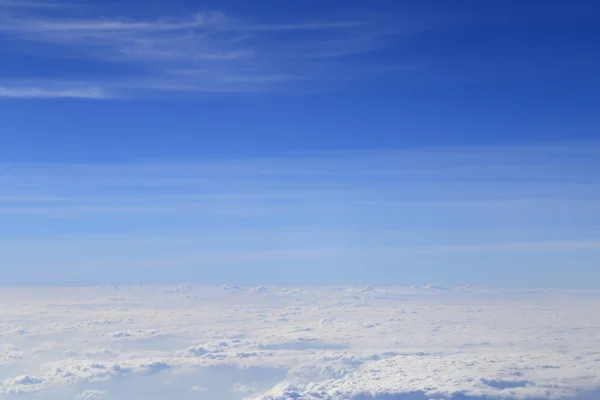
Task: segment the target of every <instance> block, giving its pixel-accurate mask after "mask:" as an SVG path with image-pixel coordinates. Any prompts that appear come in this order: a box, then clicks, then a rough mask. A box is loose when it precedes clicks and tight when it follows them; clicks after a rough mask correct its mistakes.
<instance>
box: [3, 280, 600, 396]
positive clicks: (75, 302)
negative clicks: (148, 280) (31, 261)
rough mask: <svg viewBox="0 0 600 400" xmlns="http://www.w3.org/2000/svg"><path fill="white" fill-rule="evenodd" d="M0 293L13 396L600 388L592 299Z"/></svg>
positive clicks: (418, 292)
mask: <svg viewBox="0 0 600 400" xmlns="http://www.w3.org/2000/svg"><path fill="white" fill-rule="evenodd" d="M1 296H2V297H1V298H0V303H1V304H2V306H1V308H0V316H1V317H2V318H1V319H0V321H1V329H0V332H2V343H4V345H3V347H2V348H0V355H1V358H0V360H1V361H0V374H1V375H0V377H1V378H2V379H1V383H0V396H2V397H3V398H4V397H6V398H12V397H15V398H16V397H19V396H25V397H27V396H35V397H36V398H39V399H59V398H62V399H64V398H75V399H83V400H92V399H93V400H95V399H115V400H116V399H122V398H142V397H144V398H148V399H161V398H165V396H175V397H177V398H181V399H187V398H189V399H192V398H198V396H201V397H202V396H206V398H212V399H253V400H275V399H276V400H283V399H288V398H298V399H355V400H360V399H397V400H400V399H406V400H408V399H413V400H414V399H419V400H420V399H431V398H435V399H480V400H481V399H496V398H503V399H519V400H520V399H562V398H572V399H580V398H581V399H583V398H586V397H585V396H591V394H589V395H588V393H592V391H593V390H595V389H596V388H598V386H600V376H599V375H598V374H597V371H598V368H599V366H600V353H599V352H598V351H596V350H594V349H595V344H596V341H597V340H596V339H597V337H596V336H597V334H598V333H599V331H598V330H599V329H600V314H599V313H598V310H599V309H600V308H599V307H598V302H599V301H600V297H599V294H598V293H597V292H574V291H571V292H567V291H560V290H555V291H495V290H490V289H486V288H455V289H446V288H441V287H439V286H438V285H428V286H426V287H396V288H371V287H368V288H360V287H330V288H324V287H321V288H303V289H299V288H277V287H262V288H260V290H253V288H243V287H236V290H223V289H222V288H211V287H195V286H184V287H175V288H169V287H135V288H134V287H125V288H118V287H101V288H70V289H50V288H37V289H4V290H3V292H2V295H1ZM582 396H583V397H582ZM590 398H591V397H590Z"/></svg>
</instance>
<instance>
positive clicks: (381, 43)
mask: <svg viewBox="0 0 600 400" xmlns="http://www.w3.org/2000/svg"><path fill="white" fill-rule="evenodd" d="M13 3H15V2H13V1H6V0H5V1H4V3H0V4H4V6H5V7H2V11H0V39H3V40H4V41H5V42H8V43H13V44H15V45H19V47H22V48H19V50H18V51H28V52H31V53H33V54H35V53H37V52H51V54H52V55H53V57H59V58H60V57H63V58H64V59H65V60H68V59H71V58H73V57H78V58H84V59H87V60H90V61H94V62H98V63H106V62H110V63H114V64H115V65H122V66H123V67H124V68H125V67H127V70H128V73H129V75H127V74H123V75H122V76H116V77H115V76H112V77H108V76H107V77H104V78H98V77H96V78H95V79H96V82H94V84H95V85H96V86H98V87H100V88H101V89H102V90H104V91H105V94H106V95H102V96H98V95H91V96H86V95H85V94H86V93H87V91H82V92H81V93H79V91H73V90H72V89H68V90H67V89H65V88H60V89H58V90H56V89H53V90H50V89H47V88H46V87H44V86H43V85H42V83H43V82H47V83H48V84H49V85H54V86H56V83H55V82H54V80H53V79H54V78H55V77H53V76H52V75H51V74H50V73H46V72H45V71H43V70H41V71H40V74H39V75H38V76H32V77H30V78H31V79H37V80H39V81H40V82H41V83H40V86H39V89H37V90H34V89H21V92H23V94H24V95H23V96H19V90H14V91H10V90H6V89H5V90H4V92H5V93H6V94H5V95H4V97H8V96H9V95H10V94H11V93H14V94H15V95H14V96H11V97H86V98H105V97H118V96H122V95H124V93H126V92H127V91H128V90H129V93H132V92H136V91H139V90H141V89H145V90H152V91H157V92H217V93H219V92H223V93H227V92H230V93H231V92H264V91H282V90H287V89H290V88H301V87H304V88H306V86H307V82H313V83H314V84H315V86H316V84H317V83H319V85H320V86H321V87H322V86H323V83H327V82H331V81H332V80H335V78H334V77H335V76H341V75H344V76H348V75H357V69H356V68H346V66H349V65H348V63H347V62H344V61H343V57H345V56H347V55H358V54H363V53H368V52H371V51H373V50H377V49H382V48H385V46H386V45H389V44H391V43H392V42H393V41H392V40H389V35H391V34H397V33H399V30H395V29H394V28H393V27H391V25H390V24H383V23H380V21H378V20H377V18H374V17H372V16H362V17H361V18H357V19H328V20H323V21H319V20H313V21H285V22H275V23H262V22H260V21H259V20H257V19H256V18H251V17H244V18H242V17H238V16H232V15H229V14H225V13H223V12H217V11H208V12H198V13H196V14H192V15H180V16H167V15H161V16H157V17H156V18H155V19H141V18H139V17H138V15H136V14H135V13H131V15H121V16H112V17H106V18H96V17H95V16H92V17H90V16H89V15H86V14H85V13H82V10H81V7H79V8H78V9H77V12H74V11H72V9H71V8H69V7H63V8H60V7H53V8H52V10H51V11H48V10H47V8H45V7H41V5H42V4H40V7H35V5H36V4H37V3H28V4H29V7H25V6H23V5H20V4H13ZM24 4H25V3H24ZM10 5H13V6H12V7H11V6H10ZM422 28H423V26H419V25H418V24H414V27H413V28H412V30H417V31H418V30H419V29H422ZM288 33H290V34H288ZM21 45H22V46H21ZM324 58H326V59H328V62H327V63H322V62H321V60H322V59H324ZM370 64H371V65H372V66H373V67H377V66H378V65H377V64H378V63H377V62H376V61H371V62H370ZM411 65H414V63H412V64H411ZM379 66H380V65H379ZM132 68H133V70H134V71H137V72H134V73H133V75H132V74H131V71H132ZM335 72H337V73H335ZM342 72H343V73H342ZM358 75H360V74H358ZM299 80H301V81H303V84H302V85H298V84H297V83H298V81H299ZM2 84H3V83H2V82H0V85H2ZM10 84H11V82H4V86H9V85H10ZM65 84H68V82H67V83H65ZM28 92H32V95H30V96H28V95H27V93H28ZM34 92H38V94H36V93H34Z"/></svg>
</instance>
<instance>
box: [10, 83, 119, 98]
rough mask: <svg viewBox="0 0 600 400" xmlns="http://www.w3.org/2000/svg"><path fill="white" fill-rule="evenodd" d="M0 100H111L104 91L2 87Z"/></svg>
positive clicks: (93, 89)
mask: <svg viewBox="0 0 600 400" xmlns="http://www.w3.org/2000/svg"><path fill="white" fill-rule="evenodd" d="M0 98H10V99H61V98H62V99H64V98H72V99H88V100H100V99H109V98H110V95H108V93H106V92H105V91H104V90H102V89H95V88H84V89H66V88H65V89H57V88H43V87H12V88H9V87H2V86H0Z"/></svg>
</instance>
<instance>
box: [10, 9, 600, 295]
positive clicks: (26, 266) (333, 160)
mask: <svg viewBox="0 0 600 400" xmlns="http://www.w3.org/2000/svg"><path fill="white" fill-rule="evenodd" d="M599 12H600V5H599V4H598V3H597V2H594V1H585V0H580V1H576V2H565V1H554V0H546V1H541V0H540V1H536V0H530V1H512V0H507V1H494V0H481V1H468V0H464V1H459V0H451V1H449V0H438V1H436V0H425V1H423V0H420V1H402V0H396V1H366V0H365V1H362V0H361V1H325V2H323V1H320V2H319V1H312V0H306V1H296V0H294V1H292V0H290V1H285V2H281V1H267V0H258V1H252V2H249V1H227V0H225V1H218V2H217V1H184V0H171V1H161V0H152V1H147V2H139V1H71V0H63V1H60V2H52V1H37V2H36V1H33V0H32V1H20V0H0V57H1V62H0V121H1V122H0V273H1V280H0V284H1V285H4V286H14V285H18V286H29V285H36V286H39V285H94V284H108V283H114V284H136V283H169V284H173V283H180V282H191V283H198V284H211V285H212V284H222V283H232V284H244V285H246V284H248V285H258V284H289V285H325V284H378V285H379V284H383V285H403V284H407V285H413V284H414V285H416V284H427V283H436V284H442V285H448V286H460V285H489V286H501V287H538V286H551V287H569V288H598V282H600V279H599V278H600V270H599V269H598V267H597V260H598V257H599V256H600V213H599V212H598V207H597V204H598V200H600V178H599V177H598V174H597V172H598V171H599V170H600V169H599V167H600V161H599V160H600V141H599V140H598V137H597V136H598V134H597V132H598V126H599V125H600V124H599V123H600V114H599V113H598V112H597V109H598V106H599V105H600V100H599V98H598V89H600V75H598V73H597V71H598V70H599V67H600V56H599V55H598V52H597V51H596V47H597V43H598V41H599V40H600V28H599V27H598V24H597V15H599Z"/></svg>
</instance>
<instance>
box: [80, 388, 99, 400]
mask: <svg viewBox="0 0 600 400" xmlns="http://www.w3.org/2000/svg"><path fill="white" fill-rule="evenodd" d="M106 393H107V391H106V390H95V389H92V390H86V391H84V392H81V393H80V394H78V395H77V396H76V397H75V400H102V399H103V398H104V396H105V395H106Z"/></svg>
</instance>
